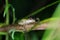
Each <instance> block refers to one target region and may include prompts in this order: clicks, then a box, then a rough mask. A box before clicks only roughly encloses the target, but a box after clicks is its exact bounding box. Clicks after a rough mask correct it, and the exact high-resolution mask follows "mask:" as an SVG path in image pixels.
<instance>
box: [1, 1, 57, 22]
mask: <svg viewBox="0 0 60 40" xmlns="http://www.w3.org/2000/svg"><path fill="white" fill-rule="evenodd" d="M55 1H57V0H9V3H10V4H12V5H13V7H14V8H15V9H16V11H15V12H16V17H17V20H18V19H21V18H23V17H25V16H26V15H28V14H30V13H32V12H34V11H35V10H37V9H39V8H41V7H43V6H45V5H47V4H50V3H53V2H55ZM4 5H5V0H0V22H4V19H5V18H3V12H4ZM56 6H57V4H55V5H53V6H51V7H49V8H47V9H45V10H43V11H41V12H40V13H38V14H36V15H34V16H32V17H33V18H36V17H39V18H40V20H44V19H46V18H49V17H51V16H52V14H53V12H54V10H55V8H56ZM10 15H12V14H10ZM11 19H12V18H11Z"/></svg>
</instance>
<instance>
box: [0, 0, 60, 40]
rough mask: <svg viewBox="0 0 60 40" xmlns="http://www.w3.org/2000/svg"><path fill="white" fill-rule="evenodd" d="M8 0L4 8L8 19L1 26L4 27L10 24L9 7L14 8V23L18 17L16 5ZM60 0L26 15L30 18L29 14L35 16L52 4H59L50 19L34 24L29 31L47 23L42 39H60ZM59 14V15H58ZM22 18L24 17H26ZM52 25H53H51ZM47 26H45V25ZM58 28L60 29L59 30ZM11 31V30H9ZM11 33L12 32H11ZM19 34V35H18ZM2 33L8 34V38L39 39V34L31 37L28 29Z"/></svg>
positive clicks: (12, 39) (16, 39)
mask: <svg viewBox="0 0 60 40" xmlns="http://www.w3.org/2000/svg"><path fill="white" fill-rule="evenodd" d="M5 1H6V6H5V10H4V14H3V16H4V17H6V20H5V22H4V23H0V27H4V26H6V25H10V24H9V8H10V7H11V8H12V11H13V22H12V24H15V20H16V17H15V9H14V7H13V6H12V5H11V4H9V3H8V0H5ZM59 2H60V1H59V0H58V1H56V2H54V3H51V4H48V5H46V6H44V7H42V8H41V9H38V10H36V11H35V12H32V13H30V14H29V15H27V16H25V17H24V18H28V17H29V16H33V15H36V14H37V13H39V12H41V11H43V10H44V9H46V8H48V7H50V6H52V5H55V4H57V3H58V6H57V8H56V10H55V12H54V14H53V15H52V17H51V18H49V19H46V20H43V21H41V22H38V24H36V25H34V26H33V27H32V28H31V29H30V30H29V31H32V30H33V29H34V28H38V27H37V26H38V25H39V24H40V25H43V24H46V23H48V24H47V25H46V31H45V33H44V35H43V38H42V39H41V40H60V38H59V37H60V36H59V33H60V32H59V26H58V25H59V24H58V23H59V20H60V18H59V17H60V3H59ZM57 15H58V16H57ZM24 18H22V19H24ZM22 19H19V21H21V20H22ZM51 25H52V26H51ZM44 27H45V26H44ZM57 29H58V30H57ZM9 31H11V30H9ZM29 31H28V32H29ZM10 33H11V32H10ZM17 34H18V35H17ZM0 35H6V40H38V39H37V36H36V35H35V34H34V36H33V37H32V39H30V37H29V35H28V33H27V32H26V31H23V32H19V31H16V30H12V33H11V35H8V32H7V33H6V32H0ZM1 38H2V37H0V40H1Z"/></svg>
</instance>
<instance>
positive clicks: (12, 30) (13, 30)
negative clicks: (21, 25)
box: [8, 29, 16, 40]
mask: <svg viewBox="0 0 60 40" xmlns="http://www.w3.org/2000/svg"><path fill="white" fill-rule="evenodd" d="M15 31H16V30H15V29H10V30H9V31H8V33H9V34H10V37H11V38H12V39H13V40H14V33H15Z"/></svg>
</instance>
